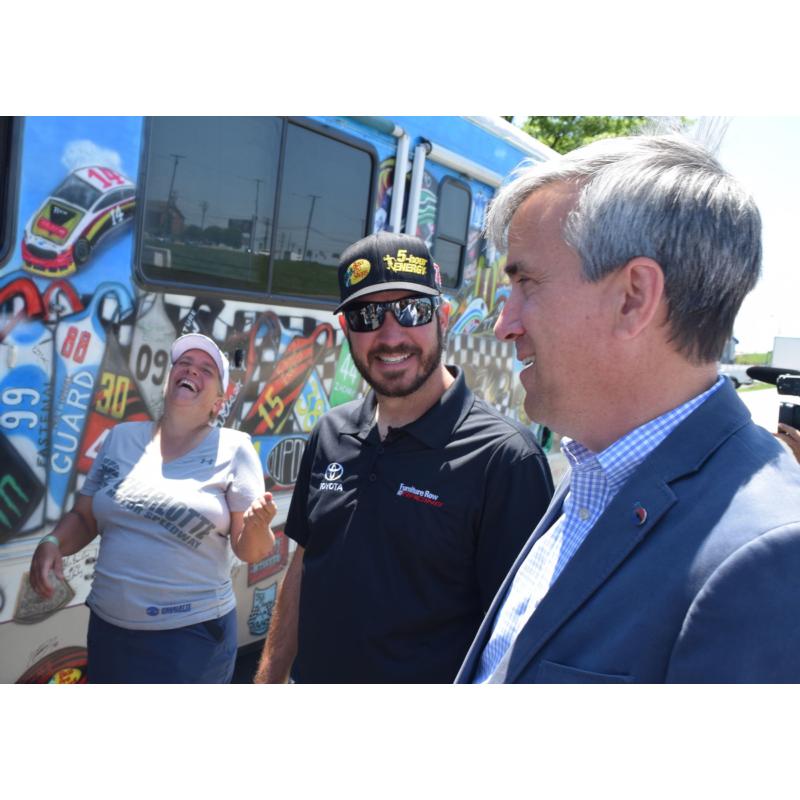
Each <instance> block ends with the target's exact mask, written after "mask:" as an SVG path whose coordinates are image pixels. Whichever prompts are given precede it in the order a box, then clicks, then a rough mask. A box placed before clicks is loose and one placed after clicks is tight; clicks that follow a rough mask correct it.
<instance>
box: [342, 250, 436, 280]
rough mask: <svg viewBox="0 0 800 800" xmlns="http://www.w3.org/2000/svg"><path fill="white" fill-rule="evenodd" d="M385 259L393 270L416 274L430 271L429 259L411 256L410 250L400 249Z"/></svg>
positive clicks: (387, 266)
mask: <svg viewBox="0 0 800 800" xmlns="http://www.w3.org/2000/svg"><path fill="white" fill-rule="evenodd" d="M383 260H384V261H385V262H386V269H388V270H391V271H392V272H413V273H414V274H415V275H425V274H426V273H427V271H428V259H427V258H422V257H421V256H411V255H409V254H408V250H398V251H397V254H396V255H394V256H389V255H386V256H384V257H383ZM351 266H352V265H351Z"/></svg>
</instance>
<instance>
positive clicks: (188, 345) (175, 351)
mask: <svg viewBox="0 0 800 800" xmlns="http://www.w3.org/2000/svg"><path fill="white" fill-rule="evenodd" d="M187 350H202V351H203V352H204V353H208V355H210V356H211V358H213V359H214V363H215V364H216V365H217V370H218V371H219V377H220V381H221V382H222V393H223V394H225V392H227V391H228V377H229V372H230V365H229V364H228V358H227V356H226V355H225V354H224V353H223V352H222V350H220V349H219V347H217V345H216V343H215V342H214V341H213V340H212V339H209V338H208V336H203V334H202V333H187V334H186V335H184V336H179V337H178V338H177V339H176V340H175V341H174V342H173V343H172V347H171V349H170V351H169V355H170V359H171V361H172V363H173V364H174V363H175V362H176V361H177V360H178V359H179V358H180V357H181V356H182V355H183V354H184V353H185V352H186V351H187Z"/></svg>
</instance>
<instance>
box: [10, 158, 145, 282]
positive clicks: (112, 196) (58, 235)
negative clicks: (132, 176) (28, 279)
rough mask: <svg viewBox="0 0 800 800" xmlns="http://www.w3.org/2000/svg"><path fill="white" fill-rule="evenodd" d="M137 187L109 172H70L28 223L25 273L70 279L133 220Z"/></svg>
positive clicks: (96, 168) (97, 169)
mask: <svg viewBox="0 0 800 800" xmlns="http://www.w3.org/2000/svg"><path fill="white" fill-rule="evenodd" d="M135 195H136V186H135V184H134V183H133V182H132V181H131V180H129V179H128V178H126V177H125V176H124V175H121V174H120V173H119V172H116V171H115V170H113V169H111V168H110V167H100V166H94V167H81V168H80V169H76V170H73V171H72V172H70V173H69V175H67V177H66V178H65V179H64V180H63V181H62V182H61V184H60V185H59V186H58V188H57V189H56V190H55V191H54V192H53V193H52V194H51V195H50V196H49V197H48V198H47V199H46V200H45V201H44V203H43V204H42V205H41V206H40V207H39V209H38V210H37V211H36V213H35V214H34V215H33V216H32V217H31V218H30V219H29V220H28V224H27V225H26V226H25V233H24V235H23V239H22V259H23V261H24V262H25V265H24V269H26V270H27V271H28V272H33V273H34V274H36V275H44V276H45V277H48V278H61V277H64V276H65V275H71V274H72V273H73V272H75V270H76V269H77V268H78V267H79V266H81V265H82V264H85V263H86V261H87V260H88V259H89V255H90V254H91V252H92V250H93V249H94V248H95V247H97V245H98V244H99V243H100V240H101V239H104V238H105V237H106V236H107V235H108V234H110V233H111V232H112V231H119V230H121V229H122V228H123V227H125V226H124V223H127V222H130V220H132V219H133V211H134V207H135V205H136V199H135Z"/></svg>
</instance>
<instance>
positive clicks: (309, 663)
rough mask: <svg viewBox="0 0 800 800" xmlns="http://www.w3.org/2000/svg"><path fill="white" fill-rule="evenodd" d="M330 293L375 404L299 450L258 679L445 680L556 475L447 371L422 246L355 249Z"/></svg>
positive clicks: (431, 275)
mask: <svg viewBox="0 0 800 800" xmlns="http://www.w3.org/2000/svg"><path fill="white" fill-rule="evenodd" d="M339 288H340V293H341V304H340V305H339V307H338V308H337V309H336V311H337V313H338V312H342V313H341V316H340V324H341V325H342V329H343V330H344V332H345V335H346V337H347V341H348V343H349V346H350V352H351V355H352V358H353V361H354V363H355V365H356V367H357V368H358V370H359V372H360V373H361V375H362V376H363V377H364V379H365V380H366V382H367V383H368V384H369V385H370V386H371V387H372V391H371V392H370V393H369V394H368V395H367V396H366V397H365V398H363V399H359V400H354V401H352V402H350V403H347V404H345V405H343V406H339V407H337V408H335V409H333V410H332V411H330V412H329V413H328V414H326V415H325V416H324V417H323V418H322V419H321V420H320V422H319V424H318V425H317V427H316V428H315V429H314V431H313V433H312V434H311V437H310V439H309V441H308V445H307V447H306V450H305V453H304V456H303V461H302V464H301V467H300V474H299V477H298V479H297V483H296V485H295V491H294V494H293V496H292V503H291V507H290V510H289V516H288V519H287V522H286V529H285V530H286V534H287V536H289V537H290V538H292V539H294V540H295V541H296V542H297V545H298V546H297V551H296V553H295V555H294V558H293V560H292V563H291V565H290V567H289V569H288V571H287V574H286V578H285V580H284V584H283V586H282V588H281V591H280V594H279V597H278V603H277V606H276V609H275V613H274V615H273V619H272V624H271V627H270V632H269V637H268V639H267V642H266V645H265V648H264V654H263V655H262V659H261V665H260V667H259V671H258V674H257V676H256V682H267V683H268V682H284V681H286V680H288V678H289V674H290V671H291V675H292V677H293V678H294V679H295V680H296V681H300V682H313V683H322V682H334V683H345V682H364V683H366V682H378V683H394V682H427V683H435V682H450V681H452V680H453V679H454V678H455V675H456V672H457V671H458V667H459V664H460V663H461V660H462V658H463V656H464V654H465V652H466V649H467V647H468V646H469V643H470V641H471V638H472V636H473V635H474V633H475V631H476V630H477V628H478V625H479V623H480V621H481V618H482V616H483V614H484V612H485V611H486V609H487V608H488V605H489V603H490V602H491V600H492V598H493V596H494V593H495V591H496V590H497V588H498V586H499V584H500V582H501V581H502V579H503V577H504V575H505V573H506V571H507V570H508V568H509V567H510V565H511V564H512V562H513V561H514V559H515V557H516V556H517V554H518V552H519V550H520V548H521V546H522V544H523V542H524V541H525V540H526V539H527V537H528V535H529V534H530V531H531V530H532V529H533V527H534V526H535V525H536V523H537V521H538V519H539V518H540V517H541V515H542V514H543V513H544V511H545V509H546V508H547V505H548V502H549V499H550V497H551V495H552V481H551V477H550V471H549V469H548V466H547V461H546V459H545V458H544V456H543V454H542V453H541V451H540V450H539V448H538V446H537V445H536V443H535V440H534V439H533V436H532V435H531V433H530V432H529V431H528V430H526V429H525V428H523V427H522V426H518V425H514V424H512V423H511V422H509V421H508V420H506V419H505V418H504V417H502V416H501V415H500V414H498V413H497V412H495V411H494V410H492V409H491V408H490V407H489V406H487V405H486V404H485V403H484V402H483V401H482V400H479V399H477V398H476V397H475V396H474V395H473V394H472V392H471V391H470V390H469V389H468V388H467V386H466V384H465V382H464V376H463V374H462V373H461V372H460V371H459V370H458V369H457V368H455V367H446V366H445V365H444V364H442V361H441V357H442V350H443V341H444V332H445V329H446V327H447V319H448V307H447V305H446V303H443V302H442V297H441V280H440V277H439V268H438V267H437V266H436V264H434V263H433V260H432V258H431V256H430V253H429V252H428V249H427V247H426V246H425V244H424V243H423V242H422V241H421V240H420V239H417V238H415V237H411V236H405V235H400V234H390V233H385V232H383V233H378V234H376V235H373V236H368V237H366V238H365V239H362V240H361V241H359V242H356V243H355V244H354V245H352V246H351V247H350V248H348V249H347V250H346V251H345V253H344V254H343V256H342V260H341V263H340V265H339Z"/></svg>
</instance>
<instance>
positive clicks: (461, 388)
mask: <svg viewBox="0 0 800 800" xmlns="http://www.w3.org/2000/svg"><path fill="white" fill-rule="evenodd" d="M447 369H448V371H449V372H450V374H451V375H452V376H453V377H454V378H455V380H454V381H453V383H452V384H451V385H450V386H449V387H448V388H447V390H446V391H445V392H444V394H443V395H442V396H441V397H440V398H439V399H438V400H437V401H436V402H435V403H434V404H433V405H432V406H431V407H430V408H429V409H428V410H427V411H426V412H425V413H424V414H423V415H422V416H421V417H419V419H415V420H414V421H413V422H410V423H409V424H408V425H404V426H403V427H402V428H393V430H400V431H403V432H404V433H408V434H410V435H411V436H413V437H414V438H415V439H418V440H419V441H420V442H422V444H424V445H426V446H427V447H430V448H440V447H444V445H445V444H447V442H448V441H449V440H450V438H451V436H452V434H453V431H455V430H456V429H457V428H458V426H459V425H460V424H461V422H462V420H463V419H464V417H466V416H467V413H468V412H469V410H470V409H471V408H472V404H473V403H474V401H475V396H474V395H473V393H472V391H471V390H470V388H469V387H468V386H467V383H466V381H465V380H464V372H463V370H462V369H461V368H460V367H456V366H452V365H449V364H448V365H447ZM375 406H376V398H375V392H374V391H373V390H370V391H369V393H368V394H367V396H366V397H365V398H364V401H363V402H362V403H361V406H360V407H359V406H357V407H356V408H355V409H353V412H352V413H351V415H350V416H349V418H348V419H347V420H345V422H344V424H343V425H342V426H341V428H340V431H341V432H342V433H349V434H354V435H356V436H358V437H359V438H360V439H366V438H367V436H369V433H370V431H371V430H372V428H373V426H374V425H375Z"/></svg>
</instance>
